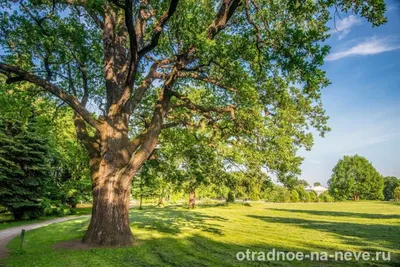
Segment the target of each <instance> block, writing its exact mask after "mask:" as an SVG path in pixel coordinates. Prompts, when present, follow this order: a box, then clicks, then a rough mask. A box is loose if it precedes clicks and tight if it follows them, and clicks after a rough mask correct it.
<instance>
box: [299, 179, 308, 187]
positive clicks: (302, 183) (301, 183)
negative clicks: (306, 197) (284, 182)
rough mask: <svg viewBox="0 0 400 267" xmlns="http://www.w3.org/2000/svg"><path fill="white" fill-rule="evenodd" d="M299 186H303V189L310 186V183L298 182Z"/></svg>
mask: <svg viewBox="0 0 400 267" xmlns="http://www.w3.org/2000/svg"><path fill="white" fill-rule="evenodd" d="M297 185H301V186H303V187H307V186H309V184H308V182H307V181H306V180H298V181H297Z"/></svg>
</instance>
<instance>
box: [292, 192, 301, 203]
mask: <svg viewBox="0 0 400 267" xmlns="http://www.w3.org/2000/svg"><path fill="white" fill-rule="evenodd" d="M299 200H300V199H299V193H297V191H296V190H293V191H292V193H291V196H290V201H292V202H293V203H296V202H299Z"/></svg>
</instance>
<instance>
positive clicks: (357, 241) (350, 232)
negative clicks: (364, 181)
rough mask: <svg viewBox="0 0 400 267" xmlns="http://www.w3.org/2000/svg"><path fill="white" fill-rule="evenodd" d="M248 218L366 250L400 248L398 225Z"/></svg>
mask: <svg viewBox="0 0 400 267" xmlns="http://www.w3.org/2000/svg"><path fill="white" fill-rule="evenodd" d="M248 216H249V217H251V218H255V219H260V220H262V221H265V222H268V223H281V224H286V225H295V226H298V227H301V228H305V229H311V230H318V231H323V232H330V233H333V234H335V235H338V236H340V239H342V240H344V241H345V242H346V243H347V244H350V245H356V246H360V247H364V248H366V249H368V250H374V249H373V248H371V247H370V246H371V244H376V245H378V246H381V247H386V248H391V249H394V250H397V249H399V247H400V240H398V236H399V233H400V225H398V226H397V225H396V226H394V225H382V224H359V223H346V222H332V221H318V220H312V219H309V220H307V219H299V218H286V217H271V216H257V215H248Z"/></svg>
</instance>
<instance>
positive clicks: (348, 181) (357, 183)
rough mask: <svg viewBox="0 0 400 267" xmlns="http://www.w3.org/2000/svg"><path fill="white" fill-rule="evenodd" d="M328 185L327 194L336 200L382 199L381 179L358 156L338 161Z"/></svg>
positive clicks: (373, 169) (366, 162) (364, 160)
mask: <svg viewBox="0 0 400 267" xmlns="http://www.w3.org/2000/svg"><path fill="white" fill-rule="evenodd" d="M328 184H329V193H330V195H331V196H333V197H334V198H335V199H336V200H346V199H349V198H351V199H353V200H359V199H383V177H382V176H381V175H380V174H379V173H378V172H377V171H376V170H375V168H374V167H373V166H372V164H371V163H370V162H369V161H368V160H367V159H366V158H364V157H361V156H358V155H355V156H344V158H343V159H340V160H339V162H338V163H337V165H336V166H335V167H334V169H333V174H332V177H331V179H330V180H329V181H328Z"/></svg>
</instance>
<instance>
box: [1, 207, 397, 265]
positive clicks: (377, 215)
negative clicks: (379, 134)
mask: <svg viewBox="0 0 400 267" xmlns="http://www.w3.org/2000/svg"><path fill="white" fill-rule="evenodd" d="M87 223H88V219H80V220H75V221H69V222H64V223H60V224H57V225H51V226H48V227H44V228H42V229H37V230H33V231H30V232H27V234H26V243H25V244H24V252H23V253H18V252H17V251H18V247H19V240H18V239H14V240H13V241H12V242H11V243H10V244H9V248H10V249H11V250H12V255H11V256H10V257H9V258H8V259H6V260H5V263H6V265H7V266H149V265H153V266H232V265H242V266H247V265H269V266H293V265H296V266H338V265H342V266H349V265H352V266H399V265H400V258H399V253H400V206H399V205H394V204H391V203H385V202H358V203H355V202H345V203H306V204H304V203H298V204H254V205H253V206H252V207H247V206H244V205H238V204H237V205H231V206H214V207H199V208H197V209H195V210H188V209H186V208H181V207H165V208H152V207H146V208H145V209H144V210H137V209H134V210H132V211H131V227H132V231H133V233H134V235H135V237H136V246H134V247H132V248H119V249H90V250H80V251H78V250H60V249H58V250H54V249H52V245H53V244H55V243H58V242H61V241H65V240H72V239H78V238H81V237H82V236H83V234H84V231H85V230H86V227H87ZM273 248H275V249H276V250H279V251H293V252H297V251H302V252H305V253H309V252H311V251H327V252H332V253H333V252H334V251H335V250H340V251H390V252H391V257H392V261H391V262H371V263H368V262H351V263H348V262H347V263H346V262H334V261H328V262H311V261H298V262H282V261H281V262H269V263H267V262H248V261H245V262H239V261H237V260H236V253H237V252H238V251H245V250H246V249H250V250H252V251H264V252H268V251H270V250H272V249H273Z"/></svg>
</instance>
